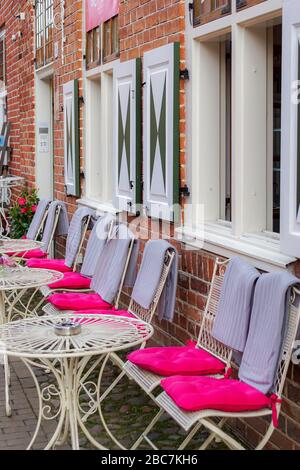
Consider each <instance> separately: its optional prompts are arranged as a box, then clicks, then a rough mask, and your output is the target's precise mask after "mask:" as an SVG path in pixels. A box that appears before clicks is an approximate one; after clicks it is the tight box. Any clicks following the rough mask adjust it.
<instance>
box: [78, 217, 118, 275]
mask: <svg viewBox="0 0 300 470" xmlns="http://www.w3.org/2000/svg"><path fill="white" fill-rule="evenodd" d="M114 219H115V218H114V216H113V215H111V214H106V215H104V216H103V217H100V218H99V219H98V220H97V221H96V223H95V225H94V227H93V229H92V231H91V233H90V236H89V239H88V243H87V246H86V250H85V255H84V259H83V263H82V267H81V271H80V273H81V274H82V275H83V276H87V277H92V276H93V275H94V273H95V269H96V266H97V262H98V259H99V257H100V256H101V253H102V250H103V248H104V246H105V244H106V241H107V236H108V232H109V229H110V227H111V224H112V223H113V221H114Z"/></svg>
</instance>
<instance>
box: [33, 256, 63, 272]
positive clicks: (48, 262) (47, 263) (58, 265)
mask: <svg viewBox="0 0 300 470" xmlns="http://www.w3.org/2000/svg"><path fill="white" fill-rule="evenodd" d="M26 266H28V267H29V268H39V269H54V270H55V271H59V272H61V273H66V272H72V268H69V267H68V266H66V265H65V260H64V259H30V260H28V261H27V263H26Z"/></svg>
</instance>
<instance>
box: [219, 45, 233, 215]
mask: <svg viewBox="0 0 300 470" xmlns="http://www.w3.org/2000/svg"><path fill="white" fill-rule="evenodd" d="M220 70H221V72H220V90H221V91H220V123H221V125H220V142H221V155H220V157H221V180H222V181H221V188H222V189H221V211H220V212H221V213H220V217H221V219H223V220H226V221H230V222H231V166H232V159H231V157H232V144H231V126H232V117H231V86H232V74H231V40H227V41H225V43H221V44H220Z"/></svg>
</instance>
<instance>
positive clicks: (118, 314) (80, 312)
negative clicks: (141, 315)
mask: <svg viewBox="0 0 300 470" xmlns="http://www.w3.org/2000/svg"><path fill="white" fill-rule="evenodd" d="M76 314H77V315H114V316H115V317H127V318H135V316H134V315H132V313H129V312H127V311H126V310H116V309H114V308H112V309H109V310H97V309H84V310H78V311H77V312H76Z"/></svg>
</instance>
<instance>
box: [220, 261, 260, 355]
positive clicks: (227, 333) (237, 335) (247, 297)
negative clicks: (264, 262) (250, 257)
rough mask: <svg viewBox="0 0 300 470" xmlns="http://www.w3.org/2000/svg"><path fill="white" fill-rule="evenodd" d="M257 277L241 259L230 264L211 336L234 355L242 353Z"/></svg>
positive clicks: (256, 273) (253, 269)
mask: <svg viewBox="0 0 300 470" xmlns="http://www.w3.org/2000/svg"><path fill="white" fill-rule="evenodd" d="M259 276H260V273H259V272H258V271H257V269H255V268H254V267H253V266H251V265H250V264H248V263H246V262H245V261H243V260H242V259H241V258H233V259H232V260H230V261H229V263H228V266H227V269H226V272H225V275H224V280H223V283H222V289H221V295H220V299H219V303H218V308H217V314H216V319H215V322H214V326H213V330H212V335H213V337H214V338H216V339H217V340H218V341H220V342H221V343H223V344H226V346H229V347H230V348H232V349H234V350H236V351H240V352H242V351H244V349H245V345H246V340H247V336H248V330H249V321H250V315H251V309H252V301H253V294H254V288H255V284H256V281H257V279H258V278H259Z"/></svg>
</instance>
